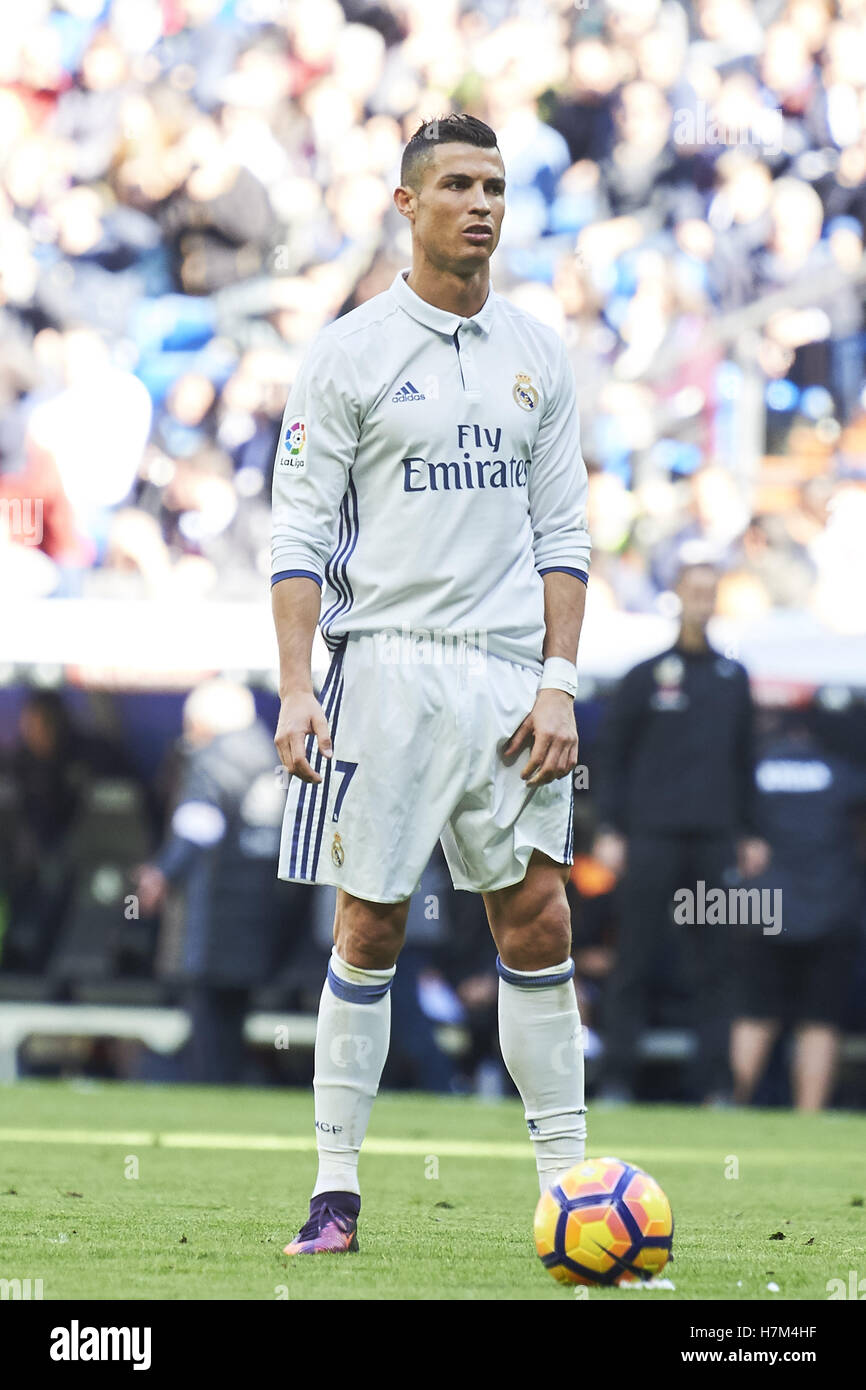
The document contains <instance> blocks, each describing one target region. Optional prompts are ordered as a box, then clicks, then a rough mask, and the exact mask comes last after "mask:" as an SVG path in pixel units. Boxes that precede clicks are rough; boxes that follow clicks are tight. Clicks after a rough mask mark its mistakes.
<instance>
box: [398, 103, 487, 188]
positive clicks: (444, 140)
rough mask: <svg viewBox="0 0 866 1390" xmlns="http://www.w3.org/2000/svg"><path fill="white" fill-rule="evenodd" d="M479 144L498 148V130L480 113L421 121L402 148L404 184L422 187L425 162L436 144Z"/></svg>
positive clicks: (436, 117) (485, 148) (402, 176)
mask: <svg viewBox="0 0 866 1390" xmlns="http://www.w3.org/2000/svg"><path fill="white" fill-rule="evenodd" d="M448 144H461V145H476V146H477V147H478V148H479V149H482V150H495V149H496V132H495V131H493V130H491V129H490V126H489V125H485V124H484V122H483V121H479V120H478V117H477V116H463V115H457V114H454V115H450V116H435V117H434V118H433V120H432V121H424V123H423V124H422V125H419V127H418V129H417V130H416V131H415V134H414V135H413V136H412V139H411V140H410V141H409V143H408V145H407V146H406V148H405V150H404V151H403V159H402V161H401V164H400V183H401V185H402V187H404V188H406V187H410V188H415V189H417V188H419V187H420V183H421V176H422V171H423V169H424V166H425V164H427V163H428V162H429V160H430V159H431V158H432V153H433V149H434V148H435V146H436V145H448Z"/></svg>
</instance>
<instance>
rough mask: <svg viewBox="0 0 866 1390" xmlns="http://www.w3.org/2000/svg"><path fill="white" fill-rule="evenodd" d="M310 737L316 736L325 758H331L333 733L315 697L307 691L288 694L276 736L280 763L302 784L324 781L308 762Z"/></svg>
mask: <svg viewBox="0 0 866 1390" xmlns="http://www.w3.org/2000/svg"><path fill="white" fill-rule="evenodd" d="M310 734H315V736H316V742H317V744H318V745H319V752H320V753H321V754H322V756H323V757H325V758H330V757H331V755H332V753H333V751H334V749H333V745H332V743H331V731H330V729H329V728H328V721H327V719H326V718H325V713H324V710H323V709H322V706H321V705H320V704H319V702H318V700H317V699H316V697H315V695H313V694H311V693H309V692H308V691H300V692H299V693H298V694H293V695H286V696H285V698H284V699H283V700H282V701H281V703H280V717H279V719H278V720H277V732H276V733H275V734H274V744H275V746H276V749H277V752H278V753H279V755H280V762H281V763H282V765H283V767H284V768H286V770H287V771H288V772H289V773H291V775H292V776H293V777H300V779H301V781H302V782H321V780H322V776H321V773H319V772H314V771H313V769H312V767H311V766H310V763H309V761H308V759H307V751H306V750H307V739H308V738H309V736H310Z"/></svg>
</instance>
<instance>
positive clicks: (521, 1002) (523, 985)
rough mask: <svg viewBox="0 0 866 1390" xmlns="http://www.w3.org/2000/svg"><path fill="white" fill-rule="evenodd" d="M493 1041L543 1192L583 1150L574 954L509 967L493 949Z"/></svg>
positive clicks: (583, 1114) (577, 1160) (580, 1039)
mask: <svg viewBox="0 0 866 1390" xmlns="http://www.w3.org/2000/svg"><path fill="white" fill-rule="evenodd" d="M496 968H497V970H498V971H499V977H500V978H499V1044H500V1047H501V1048H502V1058H503V1061H504V1062H505V1065H506V1067H507V1068H508V1071H509V1073H510V1075H511V1079H512V1081H513V1082H514V1084H515V1086H516V1087H517V1089H518V1091H519V1092H520V1097H521V1099H522V1101H523V1106H524V1110H525V1112H526V1123H527V1125H528V1126H529V1137H530V1139H531V1140H532V1142H533V1145H534V1147H535V1164H536V1167H537V1169H538V1183H539V1187H540V1188H541V1191H542V1192H545V1191H546V1190H547V1188H548V1187H552V1186H553V1184H554V1182H555V1181H556V1179H557V1178H558V1177H559V1176H560V1175H561V1174H562V1173H564V1172H566V1170H567V1169H569V1168H571V1167H573V1166H574V1164H575V1163H582V1162H583V1159H584V1156H585V1152H586V1107H585V1105H584V1093H583V1032H582V1029H581V1026H580V1014H579V1012H578V1008H577V999H576V998H575V993H574V985H573V984H572V976H573V975H574V962H573V961H572V960H570V959H569V960H567V961H564V962H563V964H562V965H556V966H548V967H547V968H546V969H544V970H512V969H511V968H510V967H509V966H505V965H503V964H502V961H501V960H500V959H499V957H498V956H497V958H496Z"/></svg>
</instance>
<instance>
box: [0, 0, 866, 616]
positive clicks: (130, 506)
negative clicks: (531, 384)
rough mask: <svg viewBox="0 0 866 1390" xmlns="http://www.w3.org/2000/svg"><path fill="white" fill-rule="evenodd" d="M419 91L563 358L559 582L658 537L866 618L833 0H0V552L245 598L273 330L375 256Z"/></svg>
mask: <svg viewBox="0 0 866 1390" xmlns="http://www.w3.org/2000/svg"><path fill="white" fill-rule="evenodd" d="M453 109H457V110H465V111H469V112H472V113H474V114H477V115H478V116H480V117H481V118H482V119H484V120H485V121H487V122H489V123H490V124H491V125H492V126H493V127H494V129H496V131H497V132H498V136H499V143H500V148H501V150H502V154H503V157H504V160H505V166H506V172H507V177H508V194H507V213H506V219H505V223H504V232H503V240H502V243H501V246H500V249H499V251H498V252H497V256H496V260H495V262H494V284H495V287H496V289H497V291H499V292H501V293H503V294H506V295H508V296H509V297H511V298H512V299H514V300H515V301H516V302H518V303H520V304H521V305H522V306H523V307H525V308H526V309H527V310H529V311H530V312H532V313H534V314H536V315H537V316H539V317H540V318H542V319H543V320H545V321H546V322H548V323H550V324H553V325H554V326H555V327H556V328H557V329H558V331H559V332H560V333H561V334H562V336H563V338H564V340H565V342H566V344H567V346H568V350H569V353H570V355H571V359H572V362H573V366H574V372H575V378H576V381H577V386H578V393H579V400H580V405H581V411H582V425H583V440H584V450H585V454H586V458H587V462H588V465H589V467H590V471H591V492H590V508H591V515H590V524H591V529H592V532H593V537H594V547H595V550H594V569H593V580H592V585H591V592H592V602H593V603H594V604H596V605H599V606H606V607H609V608H619V609H624V610H628V611H636V612H646V611H652V610H653V609H654V607H655V606H656V605H657V604H658V603H659V599H660V596H661V595H663V594H665V592H666V591H667V590H668V589H669V588H670V585H671V579H672V575H673V571H674V568H675V565H676V557H677V555H678V554H679V553H680V552H681V550H682V547H683V545H684V543H685V542H695V544H696V546H698V547H700V546H702V547H704V550H705V552H706V553H711V554H712V556H713V558H715V559H716V560H717V561H718V562H720V563H721V565H722V566H723V569H724V576H723V581H722V587H721V593H720V611H721V612H722V613H723V614H724V615H728V616H737V617H745V618H750V617H754V616H757V615H761V614H763V613H765V612H766V611H767V610H769V609H771V608H773V607H779V606H781V607H797V608H807V609H810V610H811V611H812V612H813V613H814V614H815V615H816V616H817V617H819V618H820V619H821V620H822V621H824V622H826V623H828V624H831V625H833V626H835V627H837V628H839V629H841V630H844V631H858V630H862V629H863V628H864V627H866V573H864V566H866V558H864V556H866V552H864V550H863V547H862V544H861V541H860V537H861V534H862V529H863V522H864V518H866V486H864V477H866V419H864V399H863V364H864V324H863V300H864V289H863V284H864V280H863V273H862V268H863V238H864V222H866V0H697V3H694V4H685V3H681V0H580V2H579V3H578V0H473V2H472V3H471V4H470V3H461V2H460V0H440V2H439V3H437V4H435V5H433V4H430V3H429V0H391V3H379V4H366V3H364V0H343V3H342V4H338V3H337V0H28V3H27V4H18V5H15V4H7V5H4V6H2V9H0V407H2V409H0V501H2V502H4V504H5V505H3V506H2V507H0V576H2V581H3V582H4V583H5V584H14V585H15V588H16V591H17V592H18V593H20V594H22V595H27V596H54V595H56V596H70V595H72V596H77V595H83V596H94V597H103V596H112V597H114V596H132V597H148V596H158V597H199V596H201V597H205V596H217V597H222V598H239V599H251V600H260V599H261V596H262V594H263V593H264V592H266V586H267V574H268V541H269V519H268V507H269V493H270V486H269V484H270V475H271V469H272V466H273V456H274V448H275V442H276V438H277V433H278V427H279V419H280V416H281V412H282V408H283V404H284V402H285V398H286V394H287V391H288V389H289V387H290V385H291V382H292V380H293V378H294V375H295V373H296V371H297V367H298V362H299V359H300V357H301V355H302V354H303V351H304V349H305V346H306V345H307V343H308V342H309V340H310V339H311V337H312V336H313V335H314V334H315V333H316V331H317V330H318V329H319V328H320V327H321V326H322V325H323V324H325V323H327V322H328V321H329V320H331V319H332V318H333V317H335V316H336V315H339V314H340V313H343V312H346V311H347V310H349V309H351V308H353V307H354V306H356V305H357V304H359V303H361V302H363V301H364V300H366V299H367V298H369V297H370V296H371V295H373V294H376V293H377V292H379V291H380V290H382V289H383V288H385V287H386V286H387V285H388V284H389V283H390V281H391V279H392V278H393V275H394V274H395V272H396V270H397V269H398V268H400V267H401V266H404V265H406V264H407V263H408V256H409V247H408V241H407V231H406V226H405V223H404V222H403V219H402V218H400V217H399V215H398V214H397V213H396V212H395V210H394V208H393V205H392V200H391V192H392V190H393V187H394V186H395V184H396V182H397V170H398V167H399V157H400V152H401V148H402V145H403V143H404V142H405V140H406V139H407V138H408V137H409V135H410V134H411V133H412V132H413V131H414V130H415V129H416V128H417V126H418V125H419V124H420V123H421V122H422V121H425V120H428V119H430V118H432V117H435V116H436V115H437V114H441V113H444V112H448V111H450V110H453ZM35 502H38V515H36V514H34V503H35Z"/></svg>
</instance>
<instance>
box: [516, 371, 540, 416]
mask: <svg viewBox="0 0 866 1390" xmlns="http://www.w3.org/2000/svg"><path fill="white" fill-rule="evenodd" d="M511 394H512V396H513V397H514V399H515V401H516V402H517V404H518V405H519V406H520V408H521V410H534V409H535V407H536V406H537V405H538V392H537V391H536V389H535V387H534V386H533V384H532V380H531V378H530V377H529V376H527V374H526V372H518V373H517V379H516V381H515V383H514V387H513V389H512V392H511Z"/></svg>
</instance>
